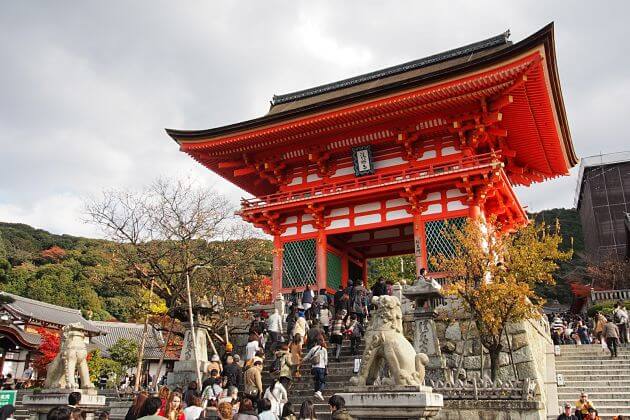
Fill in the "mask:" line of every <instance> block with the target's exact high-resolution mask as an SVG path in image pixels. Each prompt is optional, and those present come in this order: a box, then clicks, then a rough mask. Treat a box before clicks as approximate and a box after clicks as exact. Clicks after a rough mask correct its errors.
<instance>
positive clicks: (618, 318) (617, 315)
mask: <svg viewBox="0 0 630 420" xmlns="http://www.w3.org/2000/svg"><path fill="white" fill-rule="evenodd" d="M619 312H620V311H615V313H614V314H613V322H614V323H615V324H621V314H620V313H619Z"/></svg>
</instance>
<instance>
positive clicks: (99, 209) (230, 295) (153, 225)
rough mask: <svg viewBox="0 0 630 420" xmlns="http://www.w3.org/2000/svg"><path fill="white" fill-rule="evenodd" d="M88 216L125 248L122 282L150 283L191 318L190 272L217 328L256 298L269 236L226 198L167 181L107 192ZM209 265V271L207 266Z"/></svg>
mask: <svg viewBox="0 0 630 420" xmlns="http://www.w3.org/2000/svg"><path fill="white" fill-rule="evenodd" d="M86 214H87V215H88V220H89V221H91V222H92V223H95V224H96V225H98V226H100V227H101V228H102V229H103V232H104V233H105V235H106V236H107V237H108V238H109V239H111V240H113V241H115V242H117V243H118V244H119V245H120V246H118V247H116V248H115V249H114V253H115V255H114V258H116V259H117V260H118V261H120V262H121V263H124V265H125V266H126V267H127V275H126V276H125V277H124V278H123V279H120V280H121V282H122V286H121V287H124V286H125V285H127V286H137V285H140V286H142V287H143V288H144V289H145V290H148V289H149V288H150V287H151V283H153V292H154V293H155V295H157V296H158V297H159V298H160V299H163V300H164V302H165V303H166V306H167V307H168V308H169V311H170V314H172V315H174V316H178V317H179V318H181V319H184V320H185V319H186V316H185V313H186V312H185V308H186V302H187V297H186V287H185V285H186V278H187V277H189V278H190V280H191V283H192V284H191V286H192V290H193V293H192V300H193V303H194V305H195V307H196V309H197V310H198V311H203V312H204V313H205V314H206V315H207V317H208V318H209V320H210V321H211V323H212V324H213V325H212V327H213V328H214V329H215V330H216V331H217V332H220V330H221V329H222V328H223V326H224V325H226V324H227V322H228V321H229V320H230V319H231V318H234V317H237V316H240V315H242V314H243V313H244V312H245V311H246V308H247V307H248V306H249V305H250V304H252V303H254V299H255V297H256V294H255V293H252V292H253V291H254V290H253V289H252V286H254V285H256V284H257V283H258V282H259V281H260V279H261V278H262V273H261V272H260V267H261V266H264V265H265V263H266V261H265V260H266V259H267V258H266V256H269V258H268V260H269V264H270V256H271V252H270V249H269V248H270V246H271V245H270V244H269V241H262V240H259V239H255V238H253V237H252V232H251V231H250V230H249V228H247V227H246V226H245V225H244V224H243V223H238V222H237V221H236V220H234V209H233V208H232V206H231V205H230V204H229V202H228V201H227V200H226V199H225V197H223V196H221V195H219V194H217V193H215V192H213V191H211V190H207V189H204V188H200V187H197V186H195V185H194V184H192V183H191V182H188V181H171V180H164V179H160V180H157V181H155V182H154V183H153V184H151V185H150V186H148V187H147V188H145V189H143V190H141V191H135V192H134V191H106V192H104V193H103V195H102V197H101V198H100V199H95V200H91V201H89V202H87V203H86ZM199 267H203V269H199Z"/></svg>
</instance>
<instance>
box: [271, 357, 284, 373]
mask: <svg viewBox="0 0 630 420" xmlns="http://www.w3.org/2000/svg"><path fill="white" fill-rule="evenodd" d="M283 359H284V355H282V356H280V357H276V358H275V359H273V362H271V369H270V370H271V374H272V375H274V374H276V375H278V374H280V370H281V369H282V362H283V361H284V360H283Z"/></svg>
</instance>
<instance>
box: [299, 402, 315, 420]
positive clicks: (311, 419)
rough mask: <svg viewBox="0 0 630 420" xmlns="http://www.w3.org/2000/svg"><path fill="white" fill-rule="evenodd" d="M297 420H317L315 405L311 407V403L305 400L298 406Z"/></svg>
mask: <svg viewBox="0 0 630 420" xmlns="http://www.w3.org/2000/svg"><path fill="white" fill-rule="evenodd" d="M298 420H317V416H316V415H315V405H313V401H311V400H306V401H304V402H303V403H302V405H301V406H300V414H299V415H298Z"/></svg>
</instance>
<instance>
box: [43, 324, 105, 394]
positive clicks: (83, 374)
mask: <svg viewBox="0 0 630 420" xmlns="http://www.w3.org/2000/svg"><path fill="white" fill-rule="evenodd" d="M87 354H88V352H87V347H86V345H85V333H84V331H83V328H82V327H81V324H78V323H75V324H68V325H66V326H65V327H63V328H62V330H61V343H60V344H59V353H57V356H56V357H55V358H54V359H53V361H52V362H50V363H49V364H48V373H47V374H46V380H45V381H44V387H45V388H53V389H55V388H61V389H76V388H79V386H78V384H77V383H76V382H75V380H74V372H75V370H76V369H77V368H78V370H79V378H81V385H82V388H94V384H92V382H91V381H90V371H89V369H88V364H87Z"/></svg>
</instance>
